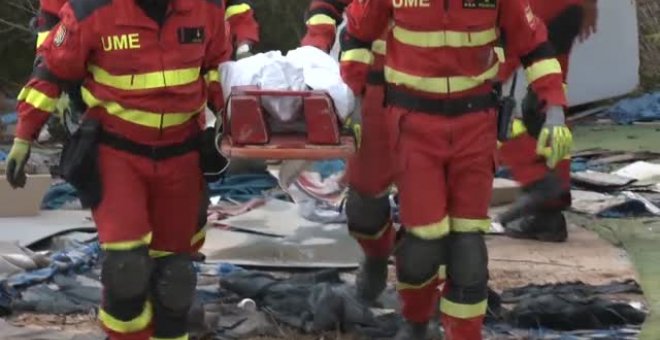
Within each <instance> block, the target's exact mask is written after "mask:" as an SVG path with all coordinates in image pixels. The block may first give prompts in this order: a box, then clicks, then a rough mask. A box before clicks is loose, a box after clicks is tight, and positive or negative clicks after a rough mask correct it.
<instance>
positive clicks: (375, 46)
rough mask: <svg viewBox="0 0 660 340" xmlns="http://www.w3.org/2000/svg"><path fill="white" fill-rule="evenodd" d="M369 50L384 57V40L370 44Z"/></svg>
mask: <svg viewBox="0 0 660 340" xmlns="http://www.w3.org/2000/svg"><path fill="white" fill-rule="evenodd" d="M371 50H372V51H373V52H374V53H376V54H381V55H385V51H386V50H387V43H386V42H385V40H382V39H378V40H376V41H374V42H373V43H372V44H371Z"/></svg>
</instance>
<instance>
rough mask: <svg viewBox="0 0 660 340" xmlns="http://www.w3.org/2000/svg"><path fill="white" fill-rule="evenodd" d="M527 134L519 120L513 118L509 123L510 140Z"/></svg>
mask: <svg viewBox="0 0 660 340" xmlns="http://www.w3.org/2000/svg"><path fill="white" fill-rule="evenodd" d="M526 132H527V127H525V124H524V123H523V121H522V120H521V119H518V118H515V119H514V120H513V123H511V138H514V137H518V136H520V135H522V134H525V133H526Z"/></svg>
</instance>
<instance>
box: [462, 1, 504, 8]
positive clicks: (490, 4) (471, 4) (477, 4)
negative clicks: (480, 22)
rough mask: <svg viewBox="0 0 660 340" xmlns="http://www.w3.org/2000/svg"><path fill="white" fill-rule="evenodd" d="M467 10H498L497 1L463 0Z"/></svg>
mask: <svg viewBox="0 0 660 340" xmlns="http://www.w3.org/2000/svg"><path fill="white" fill-rule="evenodd" d="M463 8H465V9H497V0H463Z"/></svg>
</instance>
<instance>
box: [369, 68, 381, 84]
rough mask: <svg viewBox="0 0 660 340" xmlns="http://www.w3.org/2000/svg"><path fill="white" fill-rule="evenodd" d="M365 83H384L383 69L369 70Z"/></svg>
mask: <svg viewBox="0 0 660 340" xmlns="http://www.w3.org/2000/svg"><path fill="white" fill-rule="evenodd" d="M367 84H369V85H385V73H384V72H383V70H378V71H369V73H367Z"/></svg>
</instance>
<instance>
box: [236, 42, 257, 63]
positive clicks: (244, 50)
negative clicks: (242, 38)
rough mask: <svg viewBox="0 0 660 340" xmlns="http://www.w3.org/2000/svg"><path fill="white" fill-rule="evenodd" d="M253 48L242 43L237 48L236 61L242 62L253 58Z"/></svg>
mask: <svg viewBox="0 0 660 340" xmlns="http://www.w3.org/2000/svg"><path fill="white" fill-rule="evenodd" d="M252 55H253V54H252V47H251V46H250V44H248V43H241V44H239V45H238V47H236V60H241V59H243V58H247V57H251V56H252Z"/></svg>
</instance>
